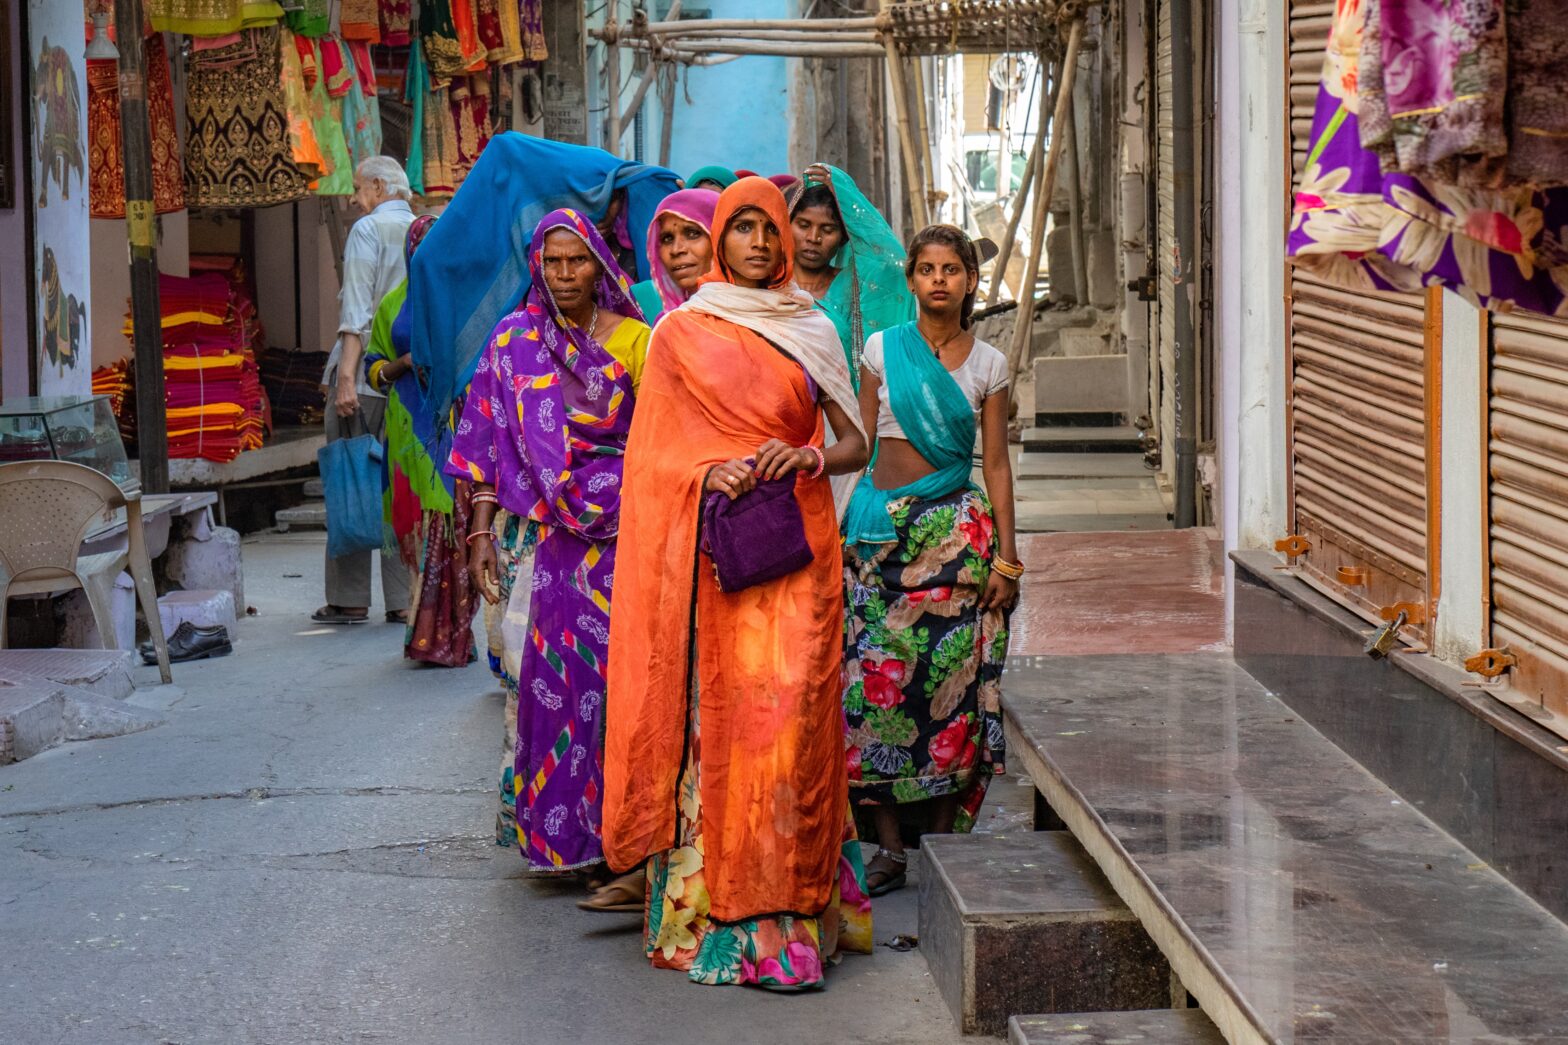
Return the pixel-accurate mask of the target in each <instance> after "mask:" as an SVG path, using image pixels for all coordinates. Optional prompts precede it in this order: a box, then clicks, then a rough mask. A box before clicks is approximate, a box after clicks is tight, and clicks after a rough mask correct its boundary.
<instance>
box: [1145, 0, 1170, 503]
mask: <svg viewBox="0 0 1568 1045" xmlns="http://www.w3.org/2000/svg"><path fill="white" fill-rule="evenodd" d="M1158 8H1159V10H1158V14H1157V17H1156V24H1155V34H1156V35H1155V51H1154V79H1155V92H1154V130H1155V159H1154V169H1155V178H1154V191H1155V207H1156V222H1155V235H1156V237H1157V243H1156V247H1155V258H1156V259H1157V260H1158V263H1159V283H1158V287H1157V289H1158V293H1159V298H1158V303H1157V305H1156V310H1157V313H1158V322H1157V323H1156V324H1155V340H1156V343H1157V346H1158V351H1157V352H1156V353H1155V359H1156V361H1157V363H1158V365H1157V366H1156V367H1155V371H1154V374H1153V375H1152V377H1153V380H1152V381H1151V385H1152V387H1151V388H1150V400H1149V401H1150V402H1151V403H1154V404H1156V406H1157V410H1156V414H1157V416H1156V417H1155V418H1154V423H1155V430H1156V434H1157V436H1158V438H1159V446H1160V476H1161V478H1162V479H1163V481H1164V482H1165V483H1166V485H1167V486H1170V485H1172V484H1173V483H1174V481H1175V475H1176V179H1175V176H1174V172H1175V167H1176V144H1175V143H1176V133H1175V120H1174V115H1175V114H1174V109H1173V107H1172V100H1173V98H1174V94H1173V92H1172V90H1171V80H1172V77H1171V72H1172V70H1171V62H1172V57H1173V56H1172V50H1173V49H1172V47H1171V5H1170V4H1169V3H1168V2H1166V0H1160V2H1159V5H1158Z"/></svg>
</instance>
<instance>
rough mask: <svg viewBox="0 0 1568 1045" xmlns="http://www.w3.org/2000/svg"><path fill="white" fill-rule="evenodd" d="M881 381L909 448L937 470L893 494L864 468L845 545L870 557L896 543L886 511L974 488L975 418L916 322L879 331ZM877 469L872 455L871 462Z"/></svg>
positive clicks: (847, 513) (847, 519)
mask: <svg viewBox="0 0 1568 1045" xmlns="http://www.w3.org/2000/svg"><path fill="white" fill-rule="evenodd" d="M882 359H883V364H884V376H883V380H885V381H886V382H887V398H888V404H889V405H890V406H891V407H892V409H893V416H894V417H895V418H897V419H898V424H899V427H900V428H902V429H903V430H904V435H905V436H906V437H907V438H908V439H909V442H910V444H911V445H913V446H914V448H915V449H916V450H917V451H918V452H919V453H920V456H921V457H924V458H925V459H926V460H927V461H929V462H930V463H931V466H932V467H934V468H935V469H936V471H934V472H932V473H931V474H930V475H928V476H926V477H925V478H923V479H918V480H916V481H915V482H912V483H910V484H908V485H907V486H900V487H898V488H896V489H892V490H879V489H877V488H876V486H875V485H873V484H872V482H871V472H872V468H867V469H866V474H865V475H864V476H863V477H862V478H861V480H860V485H858V486H856V487H855V496H854V498H853V499H852V500H851V501H850V502H849V508H848V509H847V510H846V511H845V512H844V543H845V544H848V545H851V546H855V545H858V546H859V549H858V550H859V551H860V552H861V553H862V555H865V556H869V555H870V553H871V549H870V548H869V547H868V546H869V545H874V544H892V543H893V542H894V541H896V540H897V536H896V535H895V533H894V531H893V520H892V518H891V517H890V516H889V515H888V506H889V505H890V504H891V503H892V502H894V501H897V500H901V499H903V498H906V497H913V498H915V499H916V500H922V501H923V500H930V499H932V498H936V497H942V496H945V495H946V494H950V493H952V492H953V491H955V490H958V489H961V488H963V487H965V486H969V485H972V484H971V482H970V478H969V476H970V474H971V473H972V472H973V470H974V452H975V427H976V426H975V413H974V410H973V409H972V408H971V407H970V406H969V400H968V399H966V398H965V397H964V393H963V391H962V390H961V389H960V388H959V387H958V382H957V381H954V380H953V375H952V374H950V373H948V371H947V368H946V367H944V366H943V365H942V361H941V360H940V359H938V358H937V357H936V355H935V354H934V353H933V352H932V351H931V350H930V349H929V348H928V347H927V346H926V340H925V338H923V337H921V336H920V331H919V330H918V329H917V328H916V326H915V324H914V323H904V324H902V325H900V326H896V327H893V328H891V329H888V330H884V331H882ZM871 464H872V467H874V466H875V465H876V454H872V457H871Z"/></svg>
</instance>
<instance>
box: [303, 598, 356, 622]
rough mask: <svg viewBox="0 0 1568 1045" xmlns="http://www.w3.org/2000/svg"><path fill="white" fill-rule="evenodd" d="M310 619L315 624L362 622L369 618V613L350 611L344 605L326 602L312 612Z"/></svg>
mask: <svg viewBox="0 0 1568 1045" xmlns="http://www.w3.org/2000/svg"><path fill="white" fill-rule="evenodd" d="M310 619H311V620H313V621H315V622H316V623H317V624H363V623H365V622H366V621H368V620H369V619H370V614H369V613H368V612H367V611H365V610H361V611H360V612H358V613H350V612H349V611H348V609H347V608H346V607H343V606H334V605H332V604H331V603H328V604H327V605H325V606H323V607H321V609H319V610H317V611H316V612H315V613H312V614H311V615H310Z"/></svg>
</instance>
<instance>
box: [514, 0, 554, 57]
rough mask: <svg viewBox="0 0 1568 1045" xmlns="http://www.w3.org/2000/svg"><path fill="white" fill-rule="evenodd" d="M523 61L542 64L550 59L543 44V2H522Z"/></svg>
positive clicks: (534, 0) (528, 0)
mask: <svg viewBox="0 0 1568 1045" xmlns="http://www.w3.org/2000/svg"><path fill="white" fill-rule="evenodd" d="M521 14H522V21H523V59H524V61H529V62H542V61H544V60H545V59H546V58H548V57H550V48H549V46H548V45H546V44H545V42H544V0H523V3H522V8H521Z"/></svg>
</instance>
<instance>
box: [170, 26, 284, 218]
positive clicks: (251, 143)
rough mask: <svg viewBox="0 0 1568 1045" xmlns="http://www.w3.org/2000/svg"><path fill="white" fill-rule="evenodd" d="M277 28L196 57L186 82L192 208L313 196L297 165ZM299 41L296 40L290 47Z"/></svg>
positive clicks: (255, 31) (247, 34) (187, 177)
mask: <svg viewBox="0 0 1568 1045" xmlns="http://www.w3.org/2000/svg"><path fill="white" fill-rule="evenodd" d="M287 43H288V41H285V40H283V39H282V38H281V32H280V30H279V29H277V28H276V27H268V28H265V29H251V30H247V31H246V32H245V33H244V34H243V35H242V36H241V39H240V42H238V43H236V44H233V45H230V46H229V47H223V48H217V49H215V50H210V51H202V52H199V53H195V54H192V55H191V57H190V62H189V65H188V68H187V72H186V87H185V125H186V135H185V195H186V203H187V204H188V205H189V206H192V207H266V206H271V205H272V204H275V203H287V202H289V201H290V200H297V199H302V198H304V197H305V196H307V195H309V192H310V189H309V182H310V178H309V177H308V176H307V175H306V173H305V172H304V171H302V170H301V169H300V168H299V167H298V166H297V165H296V164H295V162H294V157H293V153H292V151H291V149H290V135H289V114H288V110H287V109H286V108H285V106H284V98H283V72H282V65H281V58H280V56H281V53H282V51H281V48H282V46H283V45H285V44H287ZM290 46H291V45H290Z"/></svg>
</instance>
